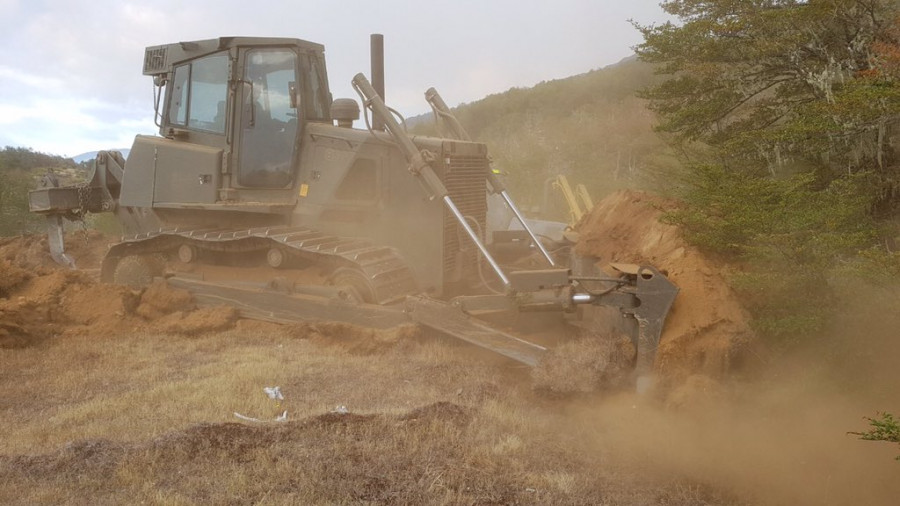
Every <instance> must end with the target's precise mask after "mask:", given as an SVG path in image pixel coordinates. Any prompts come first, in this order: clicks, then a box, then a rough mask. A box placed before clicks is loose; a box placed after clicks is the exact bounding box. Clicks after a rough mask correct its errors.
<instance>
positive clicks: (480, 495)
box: [0, 192, 900, 505]
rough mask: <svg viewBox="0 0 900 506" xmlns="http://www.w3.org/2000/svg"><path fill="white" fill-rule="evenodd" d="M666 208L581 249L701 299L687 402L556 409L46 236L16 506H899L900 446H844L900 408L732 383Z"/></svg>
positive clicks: (8, 363) (722, 300)
mask: <svg viewBox="0 0 900 506" xmlns="http://www.w3.org/2000/svg"><path fill="white" fill-rule="evenodd" d="M659 205H666V204H665V203H664V202H660V201H658V200H656V199H653V198H650V197H647V196H646V195H643V194H638V193H631V192H623V193H619V194H616V195H615V196H613V197H612V198H610V199H607V200H605V201H604V202H602V203H601V204H600V205H599V206H598V207H597V209H595V212H594V213H593V214H592V215H590V216H589V217H588V218H587V219H586V221H585V222H583V223H582V224H581V225H580V231H581V233H582V243H581V248H582V249H583V250H582V252H589V253H591V254H594V255H597V256H598V257H600V259H601V261H603V262H608V261H624V262H649V263H652V264H654V265H656V266H658V267H659V268H661V269H665V270H667V271H668V273H669V275H670V276H671V278H672V279H673V280H675V282H676V283H677V284H678V285H679V286H680V287H681V290H682V292H681V294H680V295H679V299H678V302H676V306H675V308H674V310H673V313H672V315H671V319H670V322H669V326H668V327H667V330H666V332H665V334H664V337H663V340H662V343H661V349H660V353H659V355H658V360H657V364H656V367H657V370H658V371H659V372H660V374H661V375H663V376H664V377H665V378H667V384H666V388H667V395H666V397H665V402H657V401H655V400H653V399H639V398H635V397H634V396H632V395H631V394H630V393H628V392H625V393H621V394H617V395H613V396H609V395H606V396H603V397H598V396H596V395H592V394H588V395H584V394H582V395H577V396H574V397H569V398H561V399H560V398H546V397H542V396H540V395H537V394H535V393H534V392H533V391H532V390H531V388H530V378H529V375H528V372H527V371H525V370H522V369H520V368H518V367H517V366H515V365H512V364H510V363H508V362H506V361H504V360H501V359H497V358H494V357H490V356H484V355H482V354H480V353H478V352H476V351H474V350H471V349H470V348H468V347H465V346H460V345H457V344H455V343H448V342H446V341H441V340H436V339H433V338H432V336H427V335H422V334H421V332H419V331H417V330H416V329H413V328H403V329H399V330H394V331H374V330H370V329H361V328H358V327H352V326H348V325H344V324H338V323H334V324H308V325H295V326H278V325H273V324H267V323H262V322H252V321H247V320H240V319H238V318H237V315H236V314H235V313H234V312H233V310H230V309H228V308H213V309H200V310H198V309H195V308H193V307H192V306H191V303H190V299H189V296H188V295H187V294H185V293H182V292H178V291H176V290H172V289H171V288H168V287H165V286H162V285H157V286H154V287H151V288H149V289H147V290H143V291H134V290H131V289H127V288H123V287H111V286H105V285H100V284H98V283H97V282H96V281H95V276H96V274H95V272H92V271H90V269H91V268H96V267H97V266H98V265H99V260H100V258H101V257H102V253H103V251H104V249H105V241H106V240H105V239H104V238H102V237H100V236H98V235H96V234H89V235H87V236H86V237H84V236H77V237H75V238H73V239H70V241H69V245H70V252H71V253H72V254H73V256H75V258H76V261H78V263H79V265H80V266H81V267H82V268H86V269H88V270H87V271H85V272H66V271H62V270H59V269H57V268H56V267H55V266H54V265H53V264H52V262H51V261H50V260H49V256H48V255H47V254H46V242H45V240H44V239H43V238H40V237H24V238H7V239H0V363H2V364H3V366H2V367H0V425H2V426H4V427H5V428H6V438H4V439H3V440H2V441H0V502H3V503H21V504H26V503H35V502H38V503H59V502H66V501H69V502H76V503H77V502H88V501H98V500H99V501H107V502H134V501H138V500H149V501H151V502H154V501H155V502H174V503H192V502H201V503H247V502H267V501H268V502H273V503H284V502H295V503H311V502H351V503H357V502H387V503H421V502H424V503H432V504H448V503H449V504H470V503H479V504H508V503H520V504H601V503H606V504H675V505H677V504H685V505H687V504H892V499H893V498H895V497H897V496H898V494H900V482H898V480H896V479H895V478H896V464H895V463H894V462H893V460H892V457H893V455H894V454H895V453H896V451H895V449H894V448H891V447H890V446H887V445H885V446H880V445H875V444H872V443H863V442H860V441H857V440H856V439H855V438H853V437H850V436H847V435H846V432H847V431H850V430H860V429H863V428H864V427H863V425H862V421H861V419H862V416H866V415H872V414H873V411H874V410H875V409H878V408H879V407H881V406H883V409H886V410H890V409H893V406H896V405H897V403H898V402H900V399H898V398H897V395H896V391H895V390H893V389H888V391H887V392H886V393H884V394H880V396H878V397H876V396H872V397H864V398H856V397H853V396H849V395H847V394H845V393H842V391H840V390H839V389H836V388H835V384H834V382H833V381H832V380H831V379H830V378H828V377H826V376H824V374H826V373H827V371H824V370H822V369H820V368H817V367H816V366H814V365H813V366H810V364H811V363H810V362H808V361H806V362H798V363H788V364H783V365H779V364H768V365H766V366H765V368H762V365H761V364H757V367H756V368H755V370H756V371H764V372H765V375H764V376H762V377H761V378H760V379H754V380H753V381H750V382H747V381H743V382H737V383H735V382H734V381H732V380H731V379H730V378H729V377H730V375H731V373H732V371H733V367H734V366H735V365H737V364H738V363H739V362H741V360H744V359H743V358H742V357H744V356H745V353H746V350H748V349H752V346H753V338H752V335H751V334H750V333H749V330H748V326H747V324H746V316H745V315H744V313H743V311H742V310H741V309H740V306H739V305H736V302H735V301H734V298H733V296H732V294H730V293H729V292H728V291H727V289H726V288H725V284H724V283H723V282H722V279H721V276H722V273H721V271H720V266H718V265H716V264H715V263H713V262H711V261H709V260H708V259H705V258H703V257H702V255H700V254H699V253H698V252H696V251H694V250H692V249H691V248H689V247H687V246H686V245H685V244H684V243H683V241H682V240H681V238H680V235H679V234H678V231H677V230H676V229H673V228H671V227H668V226H665V225H662V224H660V223H659V222H658V220H657V219H656V217H657V216H658V215H659V211H658V209H657V207H658V206H659ZM623 251H628V252H630V253H629V254H627V255H624V256H623V253H621V252H623ZM698 301H699V303H698ZM743 365H745V366H746V364H743ZM751 369H754V368H751ZM888 377H890V378H894V376H888ZM272 385H280V386H281V387H282V390H283V391H284V392H285V397H286V399H285V400H284V402H283V403H279V404H278V405H276V404H274V403H273V401H271V400H269V399H267V398H266V397H265V396H264V395H263V393H262V388H263V387H265V386H272ZM878 399H881V400H882V401H886V402H887V405H883V404H876V403H875V401H876V400H878ZM890 403H894V404H893V406H892V405H891V404H890ZM338 406H346V408H347V410H348V411H349V413H346V414H343V413H341V412H340V411H341V410H339V409H336V408H337V407H338ZM283 410H287V411H288V413H289V416H288V421H287V422H283V423H274V422H265V423H262V424H253V423H246V422H241V423H240V424H237V423H235V422H239V421H240V420H239V419H237V418H236V417H235V416H234V413H235V412H239V413H242V414H245V415H248V416H250V417H256V418H260V419H264V420H271V419H273V418H274V417H276V416H277V415H279V414H280V413H281V412H282V411H283ZM333 411H334V412H333ZM892 466H894V467H892ZM223 484H226V485H224V486H223Z"/></svg>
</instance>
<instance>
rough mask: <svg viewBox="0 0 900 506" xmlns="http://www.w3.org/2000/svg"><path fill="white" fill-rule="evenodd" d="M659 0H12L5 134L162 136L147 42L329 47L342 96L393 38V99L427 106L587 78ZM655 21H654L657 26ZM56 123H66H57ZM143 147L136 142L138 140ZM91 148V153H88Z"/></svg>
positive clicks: (85, 147) (44, 141)
mask: <svg viewBox="0 0 900 506" xmlns="http://www.w3.org/2000/svg"><path fill="white" fill-rule="evenodd" d="M657 4H658V0H632V1H629V2H620V1H618V0H615V1H614V0H557V1H556V2H552V3H551V2H522V1H521V0H492V1H490V2H484V1H483V0H430V1H429V2H428V3H427V5H425V4H416V3H413V2H409V1H405V0H379V1H378V2H372V1H370V0H342V1H341V2H334V1H333V0H304V1H303V2H292V1H289V0H273V1H269V2H246V1H244V0H216V1H212V0H194V1H192V2H181V1H175V0H157V1H156V2H154V3H146V2H136V1H125V2H120V1H114V0H93V1H91V2H71V1H69V0H43V1H41V2H22V1H21V0H0V14H2V16H0V45H2V47H5V48H8V50H7V52H6V53H5V55H4V60H3V63H2V65H0V111H3V112H5V113H7V114H8V115H9V116H8V117H7V118H5V119H0V139H10V140H9V141H6V142H13V141H15V142H17V143H21V145H22V146H25V147H34V148H35V149H38V148H40V149H41V150H46V151H48V152H51V153H58V152H66V153H71V152H73V151H78V152H82V151H90V150H93V149H96V148H97V146H98V145H100V146H103V145H106V144H108V143H109V142H114V141H117V140H118V139H121V138H123V136H124V135H123V134H122V133H120V129H125V128H129V129H131V131H130V132H128V135H127V137H128V138H130V137H132V136H133V135H134V134H135V133H138V132H147V131H150V132H153V131H155V130H156V127H155V126H154V125H153V121H152V118H153V99H152V95H151V90H152V85H151V82H150V79H149V78H148V77H146V76H143V75H142V74H141V66H142V62H143V54H144V48H145V47H146V46H152V45H158V44H165V43H171V42H177V41H187V40H197V39H207V38H214V37H218V36H230V35H247V36H278V37H299V38H303V39H306V40H312V41H316V42H320V43H323V44H325V46H326V58H327V64H328V73H329V80H330V83H331V87H332V91H333V93H334V96H336V97H351V98H356V95H355V93H354V92H353V91H352V89H351V88H350V85H349V82H350V79H351V78H352V77H353V75H355V74H356V73H357V72H364V73H365V74H366V75H368V74H369V73H370V72H369V47H368V44H369V34H370V33H373V32H378V33H383V34H384V36H385V49H386V53H387V54H386V81H387V83H386V85H387V98H388V105H390V106H392V107H394V108H395V109H397V110H399V111H400V112H401V113H403V114H405V115H413V114H420V113H423V112H426V111H428V107H427V105H426V103H425V101H424V98H423V96H422V94H423V93H424V91H425V89H427V88H428V87H431V86H434V87H436V88H437V89H438V90H439V91H440V92H441V94H442V95H443V96H444V97H445V99H446V100H447V101H448V103H450V105H451V106H452V105H455V104H458V103H461V102H471V101H474V100H478V99H479V98H482V97H484V96H486V95H488V94H492V93H499V92H502V91H505V90H507V89H509V88H510V87H514V86H515V87H524V86H531V85H534V84H536V83H538V82H540V81H544V80H550V79H557V78H562V77H566V76H569V75H574V74H579V73H583V72H587V71H589V70H591V69H594V68H598V67H602V66H604V65H607V64H610V63H613V62H615V61H617V60H619V59H621V58H622V57H624V56H626V55H627V54H629V53H630V46H632V45H634V44H635V43H636V42H638V37H639V34H637V32H636V31H635V30H634V29H633V28H631V27H630V26H628V24H627V22H626V21H625V20H626V19H627V18H629V17H634V18H637V19H640V20H642V21H653V18H652V16H658V13H660V12H661V11H660V9H659V7H658V5H657ZM647 16H651V18H650V19H647ZM48 118H57V119H56V120H50V119H48ZM129 143H130V141H129ZM75 146H80V147H75Z"/></svg>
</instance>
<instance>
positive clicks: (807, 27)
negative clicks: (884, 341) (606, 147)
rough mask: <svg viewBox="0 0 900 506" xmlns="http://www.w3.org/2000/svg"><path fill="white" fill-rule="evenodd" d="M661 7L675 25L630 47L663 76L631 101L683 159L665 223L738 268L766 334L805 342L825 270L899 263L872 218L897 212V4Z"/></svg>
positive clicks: (824, 296) (827, 292)
mask: <svg viewBox="0 0 900 506" xmlns="http://www.w3.org/2000/svg"><path fill="white" fill-rule="evenodd" d="M662 7H663V8H664V9H665V10H666V11H667V12H668V13H670V14H672V15H674V16H675V17H676V18H677V19H678V20H679V22H678V23H677V24H676V23H666V24H662V25H658V26H638V29H639V30H641V32H642V34H643V36H644V43H643V44H641V45H640V46H638V48H637V52H638V54H639V56H640V57H641V58H642V59H643V60H645V61H648V62H651V63H653V64H655V65H656V66H657V70H658V72H660V73H661V75H663V76H664V77H665V79H664V80H662V81H661V82H660V83H659V84H656V85H652V86H650V87H648V88H646V89H644V90H643V91H642V92H641V95H642V96H643V97H645V98H646V99H648V100H649V103H650V107H651V109H652V110H654V111H655V112H656V113H657V114H658V116H659V122H660V123H659V125H658V130H659V131H661V132H664V133H665V134H667V135H668V136H669V137H670V138H671V139H672V140H673V141H674V142H675V143H676V144H677V145H679V147H680V148H681V152H682V153H685V154H686V156H685V164H684V167H685V172H684V173H683V174H679V176H683V179H681V181H682V182H683V185H682V187H683V193H682V195H681V196H682V197H683V198H684V200H685V202H686V206H685V207H684V208H683V209H681V210H679V211H677V212H675V213H673V214H672V215H670V216H669V219H671V220H672V221H674V222H676V223H678V224H680V225H682V226H683V228H684V229H685V231H686V234H687V237H688V238H689V239H692V240H693V241H694V243H695V244H698V245H699V246H701V247H704V248H706V249H707V250H708V251H713V252H716V253H720V254H723V255H726V256H727V257H729V258H731V259H737V260H739V261H741V264H742V269H743V272H741V273H740V274H739V275H736V276H735V277H734V281H735V283H734V287H735V288H736V289H737V290H738V291H739V292H740V293H742V294H743V295H744V296H745V302H746V303H747V305H748V307H749V309H750V310H751V312H752V313H753V315H754V317H755V318H754V323H755V326H756V328H757V330H759V331H760V332H761V333H762V334H763V335H764V336H767V337H770V338H774V339H775V341H774V342H775V343H778V344H792V343H794V342H797V341H799V340H801V339H802V338H804V337H808V336H814V335H816V334H817V333H819V332H820V331H821V329H822V328H823V325H824V324H825V323H827V321H828V319H829V317H830V315H831V314H833V309H834V308H833V307H831V306H830V305H829V301H833V300H836V299H835V297H834V295H835V292H834V291H833V289H832V288H831V286H832V280H833V278H834V277H835V276H836V273H838V272H839V271H840V270H841V269H844V270H846V268H847V267H846V266H850V265H856V264H857V263H858V261H859V259H860V258H862V257H866V256H867V255H868V257H870V258H877V259H878V260H879V261H881V260H884V259H885V258H886V257H889V258H887V260H886V261H887V262H894V263H896V262H897V261H898V260H900V259H898V258H897V257H896V256H891V255H890V253H889V252H888V251H887V249H886V248H884V247H883V246H880V245H881V244H882V238H883V237H882V234H883V232H882V228H883V223H884V222H883V221H879V218H884V217H888V216H891V214H895V213H897V212H898V211H900V151H898V147H900V74H898V69H900V64H898V63H900V49H898V48H900V46H898V43H900V22H898V20H900V2H897V1H896V0H809V1H805V2H801V1H797V0H668V1H665V2H664V3H663V4H662ZM862 270H863V269H860V271H862ZM813 301H814V302H813Z"/></svg>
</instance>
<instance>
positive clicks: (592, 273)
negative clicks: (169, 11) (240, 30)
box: [29, 35, 678, 390]
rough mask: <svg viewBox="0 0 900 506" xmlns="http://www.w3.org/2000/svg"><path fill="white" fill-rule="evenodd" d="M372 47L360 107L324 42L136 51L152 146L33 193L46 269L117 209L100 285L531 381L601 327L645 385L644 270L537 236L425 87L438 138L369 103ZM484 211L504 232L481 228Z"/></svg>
mask: <svg viewBox="0 0 900 506" xmlns="http://www.w3.org/2000/svg"><path fill="white" fill-rule="evenodd" d="M372 42H373V45H372V63H371V67H372V76H373V79H372V82H371V83H370V81H369V80H368V79H367V78H366V77H365V76H364V75H363V74H357V75H356V76H355V77H354V78H353V80H352V86H353V88H354V89H355V90H356V92H357V93H358V94H359V100H360V102H357V101H356V100H355V99H333V98H332V95H331V93H330V91H329V85H328V79H327V72H326V67H325V58H324V47H323V46H322V45H320V44H316V43H312V42H307V41H304V40H299V39H289V38H257V37H222V38H218V39H211V40H201V41H194V42H180V43H174V44H166V45H160V46H153V47H148V48H147V49H146V50H145V53H144V64H143V73H144V75H147V76H150V77H151V78H152V79H153V84H154V90H155V94H154V108H155V118H156V123H157V126H158V127H159V135H153V136H150V135H138V136H136V137H135V140H134V144H133V146H132V148H131V150H130V152H129V155H128V158H127V160H126V159H125V158H124V157H123V156H122V155H121V154H120V153H119V152H116V151H101V152H99V153H98V155H97V158H96V160H95V164H94V172H93V175H92V176H91V178H90V179H89V181H88V182H87V183H84V184H79V185H74V186H59V185H58V184H56V181H55V180H54V178H52V177H49V178H45V179H44V182H43V183H42V185H41V187H40V188H38V189H36V190H33V191H31V192H30V194H29V203H30V208H31V210H32V211H33V212H35V213H40V214H43V215H45V216H46V217H47V226H48V233H49V236H50V241H49V244H50V249H51V254H52V256H53V257H54V259H55V260H56V261H57V262H59V263H62V264H65V265H68V266H70V267H72V268H74V267H75V265H74V262H73V261H72V260H71V258H69V257H68V256H67V255H66V253H65V245H64V241H63V233H62V224H63V219H78V218H81V217H83V216H84V215H85V213H99V212H109V213H114V214H115V216H116V217H117V219H118V221H119V222H120V223H121V226H122V230H123V231H124V235H123V237H122V238H121V240H120V241H119V242H117V243H115V244H113V245H112V246H110V248H109V251H108V253H107V255H106V257H105V258H104V260H103V263H102V267H101V273H100V275H101V279H102V281H104V282H114V283H124V284H130V285H144V284H148V283H149V282H151V281H152V280H153V279H154V278H156V277H165V278H166V279H167V280H168V282H169V283H170V284H172V285H174V286H177V287H182V288H185V289H188V290H189V291H191V292H192V293H193V294H194V296H195V298H196V299H197V300H198V301H200V302H201V303H208V304H231V305H234V306H236V307H237V308H238V309H239V310H240V311H241V312H242V314H243V315H244V316H246V317H249V318H260V319H267V320H272V321H298V320H316V319H319V320H322V319H324V320H337V321H346V322H350V323H354V324H359V325H366V326H370V327H376V328H378V327H381V328H384V327H391V326H395V325H399V324H402V323H405V322H413V323H417V324H419V325H422V326H423V327H426V328H430V329H433V330H434V331H437V332H439V333H441V334H443V335H447V336H452V337H455V338H459V339H462V340H464V341H467V342H469V343H472V344H474V345H477V346H481V347H483V348H486V349H488V350H491V351H494V352H497V353H500V354H502V355H504V356H506V357H509V358H510V359H513V360H516V361H519V362H521V363H524V364H527V365H531V366H533V365H536V364H538V363H539V362H540V360H541V357H542V356H543V355H544V354H545V353H546V352H547V351H548V347H549V346H550V345H551V344H554V343H557V344H558V343H559V342H560V340H562V339H566V338H565V337H561V336H564V335H566V334H569V332H567V331H566V330H562V331H557V330H552V329H577V328H579V327H581V328H583V327H586V326H588V323H590V325H591V326H595V325H596V321H597V320H608V321H609V323H610V326H611V327H613V328H615V329H619V330H620V331H623V332H625V333H626V334H627V335H628V336H629V337H630V339H631V341H632V343H633V345H634V348H635V349H636V350H637V353H636V357H635V359H634V363H635V366H634V375H633V379H634V382H635V383H636V385H637V387H638V389H639V390H641V389H644V388H645V387H646V385H648V384H649V382H650V381H651V377H652V369H653V360H654V356H655V352H656V348H657V345H658V343H659V338H660V334H661V331H662V327H663V324H664V322H665V319H666V316H667V314H668V312H669V309H670V307H671V305H672V302H673V300H674V298H675V296H676V294H677V292H678V289H677V288H676V287H675V286H674V285H673V284H672V283H671V282H670V281H669V280H668V279H667V278H666V276H665V275H664V274H663V273H661V272H659V271H658V270H657V269H655V268H654V267H652V266H649V265H615V266H613V267H614V270H613V271H611V272H612V274H610V271H608V270H605V271H601V270H600V269H598V268H597V267H596V265H595V263H596V262H595V260H596V259H592V258H576V257H574V256H573V254H572V253H571V251H572V250H573V248H566V247H564V246H565V245H564V244H560V243H558V242H555V241H552V240H548V239H547V238H545V237H542V236H538V235H537V234H535V233H534V232H532V230H531V228H530V227H529V224H528V223H529V220H527V219H525V217H523V215H522V213H520V212H519V210H518V209H517V208H516V206H515V204H514V203H513V200H512V199H511V198H510V196H509V194H508V193H507V191H506V189H505V187H504V184H503V181H502V180H501V179H499V178H498V176H497V175H496V174H495V173H494V171H493V170H492V167H491V165H490V162H489V158H488V152H487V147H486V146H485V144H483V143H479V142H475V141H472V140H471V139H470V138H469V136H468V134H467V133H466V131H465V130H464V129H463V128H462V126H461V125H460V123H459V122H458V121H457V120H456V118H455V117H454V115H453V114H452V112H451V111H450V109H449V108H448V107H447V105H446V104H445V103H444V101H443V99H442V98H441V97H440V95H439V94H438V93H437V92H436V91H435V90H434V89H433V88H432V89H429V90H427V92H426V93H425V99H426V101H427V102H428V103H429V104H430V106H431V108H432V110H433V112H434V117H435V120H436V122H437V124H438V127H439V130H440V131H441V132H442V134H440V135H443V136H444V137H442V138H439V137H427V136H412V135H410V134H409V133H408V132H407V130H406V125H405V121H404V120H403V119H402V117H400V115H399V114H398V113H396V111H393V110H392V109H390V108H389V107H387V106H386V105H385V102H384V100H383V98H382V97H384V89H383V88H384V84H383V83H384V79H383V76H384V70H383V51H382V49H381V48H382V47H383V39H382V37H381V36H380V35H373V36H372ZM360 104H361V105H362V108H360ZM361 110H362V112H363V114H362V117H363V121H362V122H361V123H363V124H362V125H361V126H360V127H354V122H357V123H360V111H361ZM498 206H500V207H502V208H503V209H502V212H505V213H507V214H508V215H509V216H512V217H513V220H514V222H515V223H516V226H515V227H510V228H506V229H503V230H493V229H492V227H491V226H489V221H490V220H489V219H488V216H489V214H490V213H492V212H495V208H496V207H498ZM526 257H527V258H529V259H530V261H528V262H525V261H522V259H523V258H526ZM521 265H527V266H528V267H527V268H523V267H514V266H521ZM557 324H558V325H557ZM546 329H551V330H546ZM541 332H544V333H545V334H546V333H548V332H549V333H553V334H554V336H553V337H552V338H548V337H547V336H546V335H543V336H541V335H539V334H541ZM572 334H574V332H572ZM526 335H527V336H528V337H523V336H526Z"/></svg>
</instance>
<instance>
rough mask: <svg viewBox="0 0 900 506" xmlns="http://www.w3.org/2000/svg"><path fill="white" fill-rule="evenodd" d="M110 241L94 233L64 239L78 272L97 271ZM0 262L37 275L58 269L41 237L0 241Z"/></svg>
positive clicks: (1, 239)
mask: <svg viewBox="0 0 900 506" xmlns="http://www.w3.org/2000/svg"><path fill="white" fill-rule="evenodd" d="M112 241H113V239H112V238H110V237H108V236H105V235H103V234H102V233H100V232H98V231H96V230H79V231H77V232H71V233H69V234H66V238H65V245H66V254H67V255H69V256H70V257H71V258H72V259H73V260H75V265H77V266H78V268H79V269H99V268H100V262H102V261H103V257H104V255H106V250H107V249H108V247H109V244H110V243H111V242H112ZM0 259H3V260H7V261H9V262H10V263H11V264H12V265H15V266H16V267H19V268H22V269H28V270H30V271H34V272H36V273H37V274H45V273H47V271H48V270H55V269H58V268H59V265H58V264H57V263H56V262H54V261H53V258H51V257H50V247H49V246H48V245H47V236H46V235H44V234H40V235H20V236H15V237H0Z"/></svg>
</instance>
